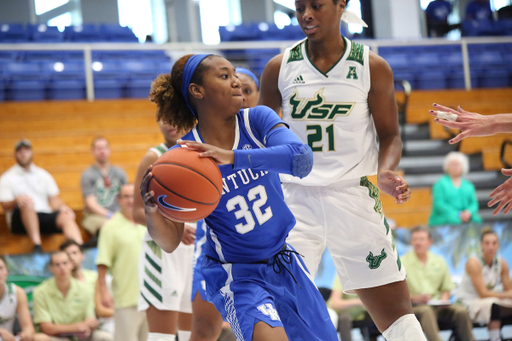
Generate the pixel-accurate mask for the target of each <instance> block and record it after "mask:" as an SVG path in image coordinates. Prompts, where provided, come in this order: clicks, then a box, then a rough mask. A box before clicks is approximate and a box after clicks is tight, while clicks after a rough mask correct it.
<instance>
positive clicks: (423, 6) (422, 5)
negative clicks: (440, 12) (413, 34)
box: [420, 0, 434, 10]
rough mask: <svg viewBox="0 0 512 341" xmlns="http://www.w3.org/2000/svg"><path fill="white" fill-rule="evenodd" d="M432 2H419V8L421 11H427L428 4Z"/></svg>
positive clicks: (429, 0)
mask: <svg viewBox="0 0 512 341" xmlns="http://www.w3.org/2000/svg"><path fill="white" fill-rule="evenodd" d="M432 1H434V0H421V1H420V4H421V8H422V9H423V10H426V9H427V7H428V4H429V3H431V2H432Z"/></svg>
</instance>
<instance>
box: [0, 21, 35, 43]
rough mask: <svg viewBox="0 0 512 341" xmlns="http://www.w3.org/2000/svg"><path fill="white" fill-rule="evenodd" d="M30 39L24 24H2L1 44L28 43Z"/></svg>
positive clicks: (0, 28) (0, 32) (0, 31)
mask: <svg viewBox="0 0 512 341" xmlns="http://www.w3.org/2000/svg"><path fill="white" fill-rule="evenodd" d="M29 39H30V35H29V33H28V31H26V30H25V28H24V27H23V25H22V24H0V43H26V42H28V41H29Z"/></svg>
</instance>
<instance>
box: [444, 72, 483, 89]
mask: <svg viewBox="0 0 512 341" xmlns="http://www.w3.org/2000/svg"><path fill="white" fill-rule="evenodd" d="M478 75H479V72H478V71H475V70H471V87H472V88H477V87H478ZM446 81H447V88H448V89H464V88H465V84H464V71H462V70H460V71H452V72H450V73H448V74H447V75H446Z"/></svg>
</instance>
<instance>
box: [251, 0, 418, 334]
mask: <svg viewBox="0 0 512 341" xmlns="http://www.w3.org/2000/svg"><path fill="white" fill-rule="evenodd" d="M346 2H348V0H347V1H345V0H296V1H295V7H296V15H297V20H298V22H299V25H300V26H301V28H302V31H303V32H304V34H305V35H306V39H304V40H302V41H300V42H298V43H297V44H295V45H294V46H293V47H291V48H289V49H287V50H286V51H285V52H284V54H280V55H278V56H276V57H274V58H273V59H271V60H270V62H269V63H268V64H267V66H266V67H265V69H264V71H263V75H262V78H261V91H260V98H259V101H258V103H259V104H262V105H267V106H269V107H270V108H272V109H274V110H275V111H279V110H280V109H281V108H282V110H283V121H284V122H286V123H287V124H288V125H289V127H290V130H292V131H293V132H294V133H295V134H296V135H297V136H298V137H299V138H300V139H301V141H303V142H304V143H308V144H309V146H310V147H311V148H312V150H313V154H314V167H313V170H312V172H311V173H310V174H309V175H308V176H307V177H306V178H304V179H297V178H292V177H289V176H283V177H282V180H283V191H284V196H285V201H286V203H287V204H288V206H289V207H290V210H291V211H292V212H293V214H294V215H295V217H296V219H297V224H296V226H295V227H294V228H293V230H292V231H291V232H290V236H289V237H288V240H287V242H288V243H290V244H291V245H293V246H294V247H295V248H296V249H297V251H298V252H299V253H300V254H302V255H304V257H305V258H304V261H305V263H306V265H307V267H308V269H309V271H310V272H311V274H312V275H313V276H314V274H315V273H316V271H317V268H318V264H319V263H320V260H321V256H322V253H323V251H324V249H325V247H328V248H329V252H330V254H331V256H332V258H333V261H334V264H335V266H336V269H337V272H338V275H339V277H340V280H341V284H342V286H343V289H344V290H345V291H346V292H350V293H354V292H355V293H356V294H357V295H358V296H359V297H360V298H361V300H362V301H363V303H364V305H365V307H366V308H367V309H368V311H369V313H370V315H371V316H372V319H373V320H374V321H375V324H376V325H377V327H378V328H379V330H380V331H381V332H382V333H383V335H384V337H385V338H386V339H387V340H389V341H396V340H404V341H405V340H407V341H410V340H414V341H420V340H425V336H424V335H423V332H422V330H421V326H420V324H419V322H418V321H417V319H416V318H415V316H414V315H413V313H412V307H411V302H410V296H409V292H408V288H407V283H406V281H405V270H404V268H403V267H402V265H401V263H400V259H399V258H398V254H397V252H396V249H395V247H394V245H393V241H392V236H391V232H390V229H389V226H388V224H387V222H386V220H385V218H384V216H383V214H382V212H381V209H382V204H381V202H380V198H379V189H377V188H376V187H375V186H374V185H373V184H372V183H371V182H370V181H369V180H368V179H367V176H369V175H374V174H378V177H377V179H378V186H379V188H380V190H381V191H383V192H384V193H386V194H388V195H391V196H392V197H393V198H395V202H396V203H398V204H400V203H404V202H406V201H407V200H409V196H410V190H409V186H408V184H407V182H406V181H405V180H404V179H403V178H402V177H401V176H400V175H398V174H397V173H396V171H395V170H396V167H397V166H398V164H399V161H400V157H401V147H402V144H401V140H400V134H399V129H398V118H397V107H396V99H395V92H394V84H393V73H392V71H391V68H390V67H389V65H388V64H387V63H386V62H385V61H384V59H382V58H380V57H379V56H377V55H375V54H373V53H372V52H370V51H369V49H368V47H367V46H363V45H361V44H358V43H355V42H352V41H350V40H348V39H346V38H345V37H343V36H341V35H340V19H341V18H343V19H344V20H347V19H351V18H350V15H348V14H347V13H344V12H345V6H346ZM377 137H378V142H377Z"/></svg>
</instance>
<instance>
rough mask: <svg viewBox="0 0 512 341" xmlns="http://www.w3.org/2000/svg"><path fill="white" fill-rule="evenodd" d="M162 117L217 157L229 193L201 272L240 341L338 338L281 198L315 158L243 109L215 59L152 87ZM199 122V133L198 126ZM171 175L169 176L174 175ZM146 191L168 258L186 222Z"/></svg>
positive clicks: (227, 71)
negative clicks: (288, 180)
mask: <svg viewBox="0 0 512 341" xmlns="http://www.w3.org/2000/svg"><path fill="white" fill-rule="evenodd" d="M150 98H151V100H152V101H153V102H155V103H157V106H158V115H160V116H159V117H161V118H163V119H164V120H165V121H166V122H169V123H170V124H171V125H174V126H176V127H177V128H178V129H180V130H186V129H192V131H191V132H190V133H188V134H187V135H185V137H184V140H185V141H181V142H180V144H181V145H182V146H186V147H188V148H194V149H197V150H199V151H201V152H200V153H199V155H200V156H201V157H211V158H212V159H214V160H215V161H216V162H217V164H219V168H220V171H221V174H222V178H223V195H222V197H221V199H220V201H219V204H218V206H217V208H216V209H215V210H214V211H213V212H212V213H211V214H210V215H209V216H208V217H206V218H205V223H206V237H207V238H206V243H205V254H206V255H205V259H204V260H203V264H202V270H203V276H204V279H205V282H206V291H207V297H208V301H210V302H212V303H213V304H214V305H215V307H216V308H217V310H219V312H220V313H221V314H222V316H223V318H224V319H225V320H226V321H228V322H229V323H230V325H231V329H232V330H233V332H234V333H235V335H236V337H237V340H240V341H242V340H255V341H263V340H273V341H285V340H293V341H298V340H307V341H314V340H318V341H320V340H321V341H337V340H338V337H337V334H336V330H335V328H334V326H333V324H332V322H331V321H330V318H329V314H328V312H327V308H326V306H325V303H324V302H323V300H322V297H321V295H320V293H319V292H318V290H317V289H316V287H315V285H314V284H313V282H312V279H311V278H310V277H309V274H308V273H307V270H306V268H305V266H304V264H303V262H302V260H301V259H300V256H298V255H297V254H296V252H295V251H294V250H293V248H292V247H291V246H289V245H288V244H286V243H285V240H286V237H287V235H288V232H289V231H290V230H291V229H292V227H293V226H294V225H295V218H294V217H293V215H292V214H291V212H290V210H289V209H288V207H287V206H286V204H285V203H284V200H283V194H282V190H281V185H280V180H279V176H278V173H285V174H290V175H293V176H297V177H304V176H306V175H307V174H309V172H310V170H311V166H312V155H311V154H312V153H311V149H310V148H309V147H308V146H307V145H303V144H302V143H301V142H300V141H299V140H298V139H297V137H296V136H295V135H294V134H293V133H291V132H290V130H289V129H287V127H286V125H285V124H284V123H283V122H282V121H281V119H280V118H279V117H278V116H277V114H276V113H275V112H274V111H272V110H270V109H269V108H267V107H263V106H259V107H256V108H252V109H244V110H240V109H241V106H242V101H243V98H242V92H241V83H240V81H239V80H238V78H237V77H236V72H235V68H234V67H233V66H232V65H231V63H229V62H228V61H227V60H225V59H224V58H222V57H219V56H215V55H187V56H184V57H182V58H180V59H179V60H178V61H176V63H175V64H174V66H173V69H172V72H171V74H170V75H161V76H160V77H159V78H158V79H157V80H155V82H153V84H152V88H151V92H150ZM196 121H197V126H195V127H194V125H195V123H196ZM169 176H172V174H169ZM151 177H152V174H151V167H149V168H148V171H147V174H146V176H145V177H144V179H143V181H142V185H141V196H142V198H143V200H144V204H145V210H146V222H147V226H148V230H149V233H150V234H151V236H152V237H153V239H154V240H155V242H157V244H158V245H159V246H160V247H161V248H162V249H163V250H165V251H166V252H172V251H174V250H175V249H176V247H177V246H178V244H179V242H180V240H181V236H182V234H183V229H184V224H183V223H178V222H175V221H172V220H169V219H167V218H165V217H164V216H163V215H162V214H161V213H159V211H158V210H157V205H156V202H155V199H154V198H153V196H154V193H153V192H152V191H149V190H148V185H149V182H150V180H151Z"/></svg>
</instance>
